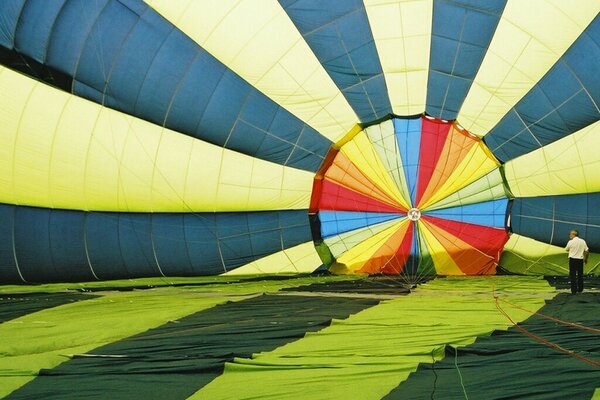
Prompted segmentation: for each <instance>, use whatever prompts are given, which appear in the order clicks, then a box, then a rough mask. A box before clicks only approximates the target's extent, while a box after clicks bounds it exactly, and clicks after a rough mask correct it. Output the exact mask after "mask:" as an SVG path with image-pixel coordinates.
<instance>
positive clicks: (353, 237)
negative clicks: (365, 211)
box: [323, 217, 406, 258]
mask: <svg viewBox="0 0 600 400" xmlns="http://www.w3.org/2000/svg"><path fill="white" fill-rule="evenodd" d="M405 219H406V217H405ZM397 223H398V220H397V219H394V220H391V221H386V222H381V223H379V224H374V225H369V226H365V227H364V228H358V229H355V230H352V231H348V232H344V233H341V234H339V235H335V236H330V237H328V238H326V239H325V240H323V241H324V242H325V244H326V245H327V247H329V251H330V252H331V254H332V255H333V256H334V257H335V258H338V257H339V256H340V255H342V254H343V253H345V252H346V251H348V250H350V249H351V248H353V247H354V246H356V245H357V244H359V243H361V242H362V241H364V240H367V239H368V238H370V237H372V236H374V235H376V234H378V233H379V232H381V231H383V230H385V229H387V228H389V227H390V226H392V225H395V224H397Z"/></svg>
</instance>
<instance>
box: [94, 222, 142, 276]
mask: <svg viewBox="0 0 600 400" xmlns="http://www.w3.org/2000/svg"><path fill="white" fill-rule="evenodd" d="M85 233H86V244H87V249H88V256H89V258H90V263H91V264H92V269H93V270H94V273H95V274H96V276H97V277H98V278H99V279H101V280H107V279H119V278H125V277H130V276H133V273H131V272H130V271H128V270H127V267H126V265H125V261H124V260H123V256H122V254H121V243H120V238H119V214H118V213H99V212H92V213H88V214H87V218H86V226H85Z"/></svg>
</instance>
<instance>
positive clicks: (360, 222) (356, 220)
mask: <svg viewBox="0 0 600 400" xmlns="http://www.w3.org/2000/svg"><path fill="white" fill-rule="evenodd" d="M405 216H406V215H405V214H393V213H374V212H352V211H320V212H319V220H320V221H321V236H322V237H323V238H327V237H330V236H335V235H339V234H341V233H344V232H349V231H353V230H355V229H360V228H364V227H366V226H370V225H375V224H379V223H381V222H386V221H391V220H393V219H396V218H402V217H405Z"/></svg>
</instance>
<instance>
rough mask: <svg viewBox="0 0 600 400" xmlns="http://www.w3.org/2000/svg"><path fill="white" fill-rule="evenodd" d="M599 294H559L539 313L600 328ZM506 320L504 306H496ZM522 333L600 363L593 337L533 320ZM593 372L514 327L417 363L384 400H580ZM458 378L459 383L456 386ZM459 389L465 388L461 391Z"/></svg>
mask: <svg viewBox="0 0 600 400" xmlns="http://www.w3.org/2000/svg"><path fill="white" fill-rule="evenodd" d="M599 303H600V293H586V292H584V293H582V294H578V295H569V294H564V293H563V294H559V295H558V296H556V297H555V298H554V299H552V300H551V301H548V302H547V304H546V305H545V306H544V307H543V308H542V309H541V310H540V311H539V313H541V314H545V315H549V316H552V317H554V318H558V319H561V320H564V321H570V322H577V323H579V324H581V325H585V326H588V327H593V328H595V329H600V319H598V304H599ZM500 304H501V306H502V308H503V309H504V310H505V311H506V312H507V313H508V314H509V315H510V314H511V313H512V314H515V311H514V310H513V309H511V307H510V306H509V305H505V304H503V303H500ZM520 326H522V327H523V328H525V329H526V330H527V331H529V332H531V333H533V334H535V335H538V336H540V337H542V338H543V339H545V340H547V341H549V342H551V343H553V344H556V345H559V346H561V347H563V348H565V349H568V350H571V351H574V352H575V353H577V354H579V355H582V356H584V357H587V358H589V359H592V360H595V361H596V362H600V347H599V343H600V341H599V340H598V338H599V337H598V333H594V332H589V331H585V330H581V329H577V328H574V327H569V326H564V325H561V324H557V323H555V322H553V321H550V320H547V319H543V318H541V317H539V316H535V315H534V316H532V317H530V318H529V319H527V320H526V321H524V322H523V323H521V324H520ZM598 377H599V370H598V367H596V366H593V365H591V364H588V363H586V362H584V361H582V360H580V359H577V358H575V357H572V356H569V355H567V354H564V353H561V352H559V351H557V350H555V349H552V348H550V347H548V346H545V345H543V344H541V343H539V342H537V341H534V340H533V339H531V338H529V337H527V336H526V335H525V334H523V333H522V332H521V331H519V330H518V329H517V328H514V327H512V328H510V329H508V331H496V332H495V333H494V334H493V335H492V336H489V337H482V338H478V339H477V341H476V342H475V343H474V344H472V345H470V346H466V347H462V348H458V349H455V348H452V347H448V348H446V357H445V358H444V359H443V360H442V361H440V362H437V363H435V364H421V365H420V366H419V368H418V369H417V371H416V372H414V373H412V374H411V375H410V376H409V378H408V379H407V380H406V381H404V382H403V383H401V384H400V385H399V386H398V387H397V388H395V389H394V390H393V391H391V392H390V393H389V394H388V395H387V396H386V397H385V399H408V398H410V399H465V398H467V396H468V398H470V399H500V398H501V399H521V398H527V399H563V398H573V399H584V398H587V399H589V398H591V397H592V395H593V393H594V390H595V389H596V387H597V386H598ZM461 378H462V384H461ZM463 387H464V389H463Z"/></svg>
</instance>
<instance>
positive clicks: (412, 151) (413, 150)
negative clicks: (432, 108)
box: [393, 118, 423, 206]
mask: <svg viewBox="0 0 600 400" xmlns="http://www.w3.org/2000/svg"><path fill="white" fill-rule="evenodd" d="M393 122H394V131H395V133H396V141H397V143H398V148H399V150H400V151H399V152H398V154H397V157H398V158H399V162H400V163H402V165H403V167H404V168H403V169H404V174H405V178H406V185H407V190H408V194H409V197H407V200H410V203H409V204H410V205H411V206H414V205H416V204H417V201H416V198H417V182H418V171H419V156H420V149H421V129H422V124H423V119H422V118H414V119H412V118H407V119H404V118H394V119H393Z"/></svg>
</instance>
